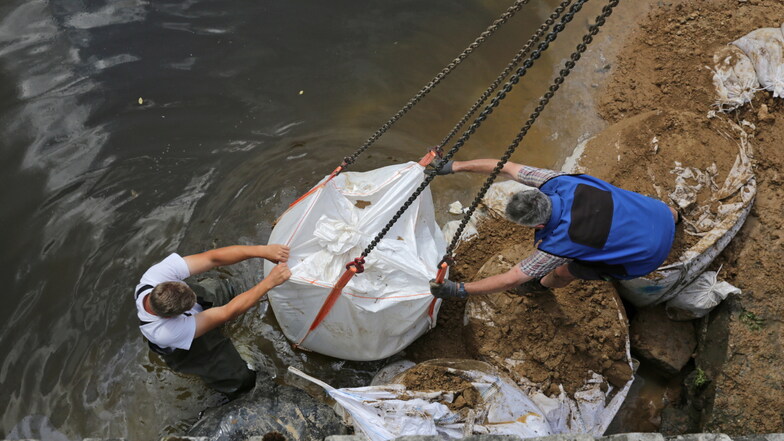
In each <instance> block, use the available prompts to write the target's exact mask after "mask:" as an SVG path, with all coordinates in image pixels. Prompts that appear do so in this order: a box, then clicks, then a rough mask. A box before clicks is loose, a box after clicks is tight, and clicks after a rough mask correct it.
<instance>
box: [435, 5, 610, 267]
mask: <svg viewBox="0 0 784 441" xmlns="http://www.w3.org/2000/svg"><path fill="white" fill-rule="evenodd" d="M619 1H620V0H609V2H608V4H607V5H605V6H604V7H603V8H602V13H601V14H600V15H599V16H598V17H596V22H595V23H594V24H593V25H591V26H590V27H589V28H588V29H589V30H588V33H587V34H585V35H584V36H583V39H582V42H581V43H580V44H578V45H577V48H576V50H575V51H574V52H573V53H572V54H571V56H570V57H569V60H568V61H566V63H564V68H563V69H561V70H560V71H559V72H558V77H557V78H555V80H553V84H551V85H550V87H549V89H548V91H547V92H546V93H545V94H544V95H543V96H542V98H541V99H540V101H539V105H538V106H537V107H536V109H534V111H533V113H531V116H530V117H529V119H528V121H526V123H525V125H523V128H522V129H520V132H519V133H518V134H517V136H515V138H514V140H513V141H512V144H511V145H510V146H509V148H508V149H507V150H506V153H504V156H503V157H502V158H501V160H499V161H498V164H497V165H496V166H495V168H494V169H493V172H492V173H491V174H490V176H489V177H488V178H487V180H486V181H485V183H484V185H482V189H481V190H480V191H479V193H478V194H477V195H476V198H474V201H473V202H472V203H471V206H470V207H469V209H468V211H467V212H466V214H465V216H464V217H463V220H462V221H461V222H460V226H459V227H458V228H457V230H456V231H455V235H454V236H453V237H452V242H451V243H450V244H449V247H448V248H447V250H446V256H450V255H451V254H452V252H453V251H454V249H455V247H456V246H457V243H458V242H459V240H460V236H461V235H462V234H463V230H465V227H466V225H467V224H468V221H469V220H470V219H471V216H472V215H473V214H474V211H476V208H477V207H478V206H479V204H480V203H481V202H482V199H484V197H485V194H486V193H487V190H488V189H489V188H490V185H492V184H493V181H495V178H496V177H498V174H499V173H500V172H501V169H503V167H504V165H505V164H506V162H507V161H509V158H510V157H511V156H512V154H513V153H514V151H515V149H516V148H517V146H518V145H519V144H520V142H521V141H522V140H523V138H524V137H525V135H526V134H527V133H528V130H529V129H530V128H531V126H532V125H533V124H534V122H535V121H536V119H537V118H538V117H539V114H540V113H541V112H542V111H543V110H544V108H545V106H547V103H549V102H550V99H551V98H552V97H553V95H555V92H556V91H557V90H558V88H559V87H560V86H561V84H563V82H564V80H565V79H566V77H567V76H568V75H569V73H570V72H571V70H572V69H573V68H574V66H575V64H576V62H577V61H578V60H579V59H580V57H581V56H582V54H583V52H585V50H586V49H587V47H588V45H589V44H591V42H592V41H593V37H594V36H596V34H598V33H599V28H601V27H602V26H603V25H604V23H605V21H606V20H607V17H609V16H610V14H612V11H613V8H615V7H616V6H617V5H618V2H619Z"/></svg>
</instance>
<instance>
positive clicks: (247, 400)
mask: <svg viewBox="0 0 784 441" xmlns="http://www.w3.org/2000/svg"><path fill="white" fill-rule="evenodd" d="M259 377H260V378H259V380H258V381H257V384H256V388H255V389H253V390H252V391H251V392H249V393H247V394H246V395H243V396H242V397H240V398H238V399H236V400H234V401H231V402H229V403H227V404H225V405H223V406H220V407H216V408H212V409H209V410H207V411H206V412H205V413H204V416H203V417H202V418H201V419H199V421H197V422H196V424H194V425H193V427H191V429H190V431H189V432H188V435H189V436H206V437H208V438H209V439H210V440H213V441H245V440H246V439H248V438H250V437H252V436H264V435H265V434H268V433H270V432H280V433H281V434H282V435H283V436H284V437H285V439H286V440H287V441H321V440H323V439H324V438H325V437H327V436H329V435H342V434H346V433H347V430H346V427H345V426H344V425H343V424H342V423H341V421H340V418H339V417H338V416H337V415H336V414H335V412H334V411H333V410H332V408H331V407H329V406H327V405H326V404H323V403H321V402H319V401H317V400H316V399H314V398H312V397H311V396H310V395H308V394H307V393H305V392H304V391H302V390H300V389H297V388H295V387H292V386H282V385H279V384H277V383H275V382H274V380H272V379H269V378H268V379H264V380H262V379H261V375H260V376H259ZM278 438H279V437H278Z"/></svg>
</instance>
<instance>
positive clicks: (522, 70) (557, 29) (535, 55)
mask: <svg viewBox="0 0 784 441" xmlns="http://www.w3.org/2000/svg"><path fill="white" fill-rule="evenodd" d="M587 1H588V0H577V2H576V3H575V4H573V5H572V7H571V8H570V9H569V12H567V13H566V14H565V15H564V16H563V17H562V18H561V21H560V22H559V23H558V24H556V25H555V26H554V27H553V30H552V31H551V32H550V33H549V34H547V37H545V39H544V41H542V42H541V43H540V44H539V46H538V47H537V48H536V50H535V51H533V52H532V53H531V55H530V56H529V57H528V58H527V59H526V60H525V61H524V62H523V65H522V66H521V67H519V68H518V69H517V71H516V72H515V74H514V75H512V77H511V78H510V79H509V81H507V82H506V84H505V85H504V87H503V88H502V89H501V91H500V92H498V94H497V95H496V96H495V97H493V99H492V100H491V101H490V104H488V105H487V107H485V108H484V110H482V112H481V113H480V114H479V116H477V117H476V119H475V120H474V122H473V123H472V124H471V125H470V126H469V127H468V129H467V130H466V131H465V132H464V133H463V135H462V136H461V137H460V139H458V140H457V142H455V145H453V146H452V148H451V149H450V150H449V152H448V153H447V154H446V155H444V157H443V160H442V161H440V162H439V163H438V164H437V165H436V166H435V168H433V169H431V170H428V172H427V174H426V177H425V179H424V180H423V181H422V183H421V184H420V185H419V187H417V189H416V190H414V192H413V193H412V194H411V196H410V197H409V198H408V200H406V202H405V203H403V205H402V206H401V207H400V209H399V210H398V211H397V213H395V215H394V216H392V219H390V220H389V222H388V223H387V224H386V225H385V226H384V228H383V229H382V230H381V231H380V232H379V233H378V234H377V235H376V237H374V238H373V240H372V241H371V242H370V244H368V246H367V247H366V248H365V250H364V251H362V257H367V255H368V254H370V252H371V251H372V250H373V248H375V247H376V245H378V242H379V241H380V240H381V239H382V238H383V237H384V236H385V235H386V234H387V232H389V230H390V229H391V228H392V226H393V225H394V224H395V223H396V222H397V221H398V219H400V216H402V215H403V213H405V211H406V210H408V207H410V206H411V204H413V203H414V201H415V200H416V198H417V197H419V195H420V194H421V193H422V191H424V189H425V188H427V186H428V185H430V182H431V181H432V180H433V179H434V178H435V177H436V175H437V174H438V172H439V171H440V170H441V168H442V167H443V165H444V164H445V163H446V162H447V161H449V160H450V159H452V157H453V156H454V155H455V153H457V152H458V150H460V148H461V147H462V146H463V145H464V144H465V142H466V141H467V140H468V138H469V137H470V136H471V135H472V134H474V132H476V129H477V128H479V126H481V125H482V122H483V121H484V120H485V119H487V116H488V115H489V114H491V113H492V112H493V109H494V108H495V107H497V106H498V104H499V103H500V102H501V100H503V99H504V98H505V97H506V94H507V93H509V91H511V90H512V88H513V87H514V85H515V84H517V83H518V82H519V81H520V78H521V77H522V76H523V75H525V74H526V72H528V69H530V68H531V66H533V65H534V62H535V61H536V60H537V59H539V57H540V56H541V54H542V52H544V51H545V50H546V49H547V48H548V47H549V45H550V43H551V42H552V41H554V40H555V39H556V37H557V36H558V34H559V33H561V31H563V30H564V28H565V27H566V24H567V23H569V22H571V21H572V19H573V18H574V15H575V14H576V13H577V12H579V11H580V9H582V7H583V5H584V4H585V3H586V2H587ZM615 1H616V2H617V1H618V0H615ZM496 174H497V173H496ZM474 209H475V207H474ZM467 222H468V221H467V220H466V219H464V223H462V224H461V225H460V226H461V227H462V228H463V229H464V228H465V223H467ZM458 237H459V236H458ZM450 248H452V247H451V246H450Z"/></svg>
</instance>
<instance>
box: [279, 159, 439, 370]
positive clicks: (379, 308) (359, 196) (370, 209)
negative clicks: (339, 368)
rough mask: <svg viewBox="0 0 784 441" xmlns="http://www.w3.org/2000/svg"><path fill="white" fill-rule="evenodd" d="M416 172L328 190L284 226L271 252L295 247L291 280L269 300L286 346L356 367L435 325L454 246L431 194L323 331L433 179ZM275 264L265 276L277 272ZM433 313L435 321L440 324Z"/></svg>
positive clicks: (398, 169)
mask: <svg viewBox="0 0 784 441" xmlns="http://www.w3.org/2000/svg"><path fill="white" fill-rule="evenodd" d="M423 173H424V167H423V166H421V165H419V164H417V163H415V162H410V163H407V164H402V165H393V166H389V167H383V168H380V169H376V170H372V171H368V172H364V173H357V172H347V173H342V174H340V175H338V176H337V177H335V178H334V179H331V180H327V178H325V180H323V181H322V183H320V184H319V185H318V186H317V187H316V190H315V191H313V192H312V193H310V194H309V195H308V196H307V197H305V198H304V199H302V200H301V201H299V202H298V203H296V204H295V205H294V206H292V207H291V208H290V209H289V210H288V211H286V212H285V213H284V214H283V215H282V216H281V218H280V219H279V220H278V222H277V224H276V226H275V228H274V229H273V231H272V234H271V235H270V239H269V242H270V243H282V244H287V245H289V246H290V247H291V252H290V257H289V266H290V268H291V273H292V276H291V279H290V280H289V281H288V282H286V283H284V284H283V285H281V286H279V287H277V288H275V289H273V290H272V291H270V293H269V301H270V305H271V306H272V309H273V311H274V312H275V316H276V318H277V320H278V322H279V323H280V326H281V328H282V329H283V332H284V334H285V335H286V337H287V338H288V339H289V340H291V341H292V342H294V343H300V341H301V340H302V339H303V338H304V337H305V336H306V335H307V338H305V339H304V341H301V344H300V347H302V348H304V349H308V350H312V351H315V352H319V353H322V354H326V355H330V356H333V357H338V358H343V359H347V360H377V359H381V358H385V357H388V356H390V355H392V354H394V353H396V352H398V351H400V350H402V349H403V348H405V347H406V346H408V345H409V344H410V343H411V342H413V341H414V340H415V339H416V338H417V337H419V336H420V335H422V334H423V333H424V332H425V331H427V330H428V329H429V328H430V327H431V326H434V325H435V320H436V314H437V312H438V307H439V306H440V300H439V301H435V302H434V298H433V296H432V295H431V294H430V288H429V283H428V282H429V280H430V279H432V278H434V277H435V274H436V266H437V264H438V262H439V261H440V260H441V258H442V257H443V255H444V252H445V250H446V244H445V242H444V239H443V236H442V234H441V231H440V230H439V228H438V225H437V224H436V222H435V214H434V210H433V202H432V197H431V194H430V190H429V189H426V190H425V191H424V192H422V194H421V195H420V196H419V197H418V198H417V199H416V201H414V203H413V204H412V205H411V206H410V207H409V208H408V210H407V211H406V212H405V213H404V214H403V215H402V216H401V218H400V219H399V220H398V221H397V223H396V224H395V225H394V226H393V227H392V228H391V229H390V230H389V232H388V233H387V234H386V237H385V238H384V239H382V240H381V241H380V242H379V244H378V245H377V246H376V248H375V249H374V250H373V251H372V253H370V255H369V256H368V258H367V262H366V263H365V272H364V273H361V274H357V275H356V276H354V277H353V278H352V279H351V281H350V282H349V283H348V285H346V287H345V288H344V289H343V291H342V293H341V294H340V297H339V298H338V299H337V302H336V303H335V304H334V306H333V307H332V308H331V310H330V311H329V313H328V314H327V315H326V318H325V319H324V320H323V322H322V323H321V324H320V325H319V326H318V327H317V328H315V330H313V331H312V332H311V333H310V334H308V329H309V328H310V327H311V324H312V323H313V321H314V319H315V318H316V315H317V314H318V312H319V310H320V309H321V308H322V305H324V302H325V300H326V299H327V297H328V295H329V293H330V291H331V290H332V288H333V286H334V285H335V282H336V281H337V280H338V279H339V278H340V277H341V275H342V274H343V273H345V271H346V264H347V263H348V262H350V261H352V260H353V259H354V258H356V257H359V256H360V254H361V253H362V251H363V249H364V248H365V247H366V246H367V245H368V243H370V241H371V240H372V239H373V237H375V235H376V234H377V233H378V232H379V231H381V229H382V228H383V227H384V226H385V225H386V223H387V222H388V221H389V220H390V219H391V218H392V216H393V215H394V213H395V212H396V211H397V210H398V209H399V208H400V206H401V205H403V203H404V202H405V201H406V200H407V199H408V198H409V196H410V195H411V193H412V192H413V191H414V190H415V189H416V188H417V186H419V184H420V183H421V182H422V180H423V178H424V174H423ZM272 266H273V264H272V263H265V271H267V272H268V271H270V270H271V269H272ZM431 313H432V314H431Z"/></svg>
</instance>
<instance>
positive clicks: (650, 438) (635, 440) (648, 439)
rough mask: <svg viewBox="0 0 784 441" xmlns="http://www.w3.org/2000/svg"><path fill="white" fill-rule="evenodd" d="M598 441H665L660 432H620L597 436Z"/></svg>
mask: <svg viewBox="0 0 784 441" xmlns="http://www.w3.org/2000/svg"><path fill="white" fill-rule="evenodd" d="M597 441H664V437H663V436H662V435H661V434H660V433H619V434H617V435H610V436H604V437H601V438H597Z"/></svg>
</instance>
